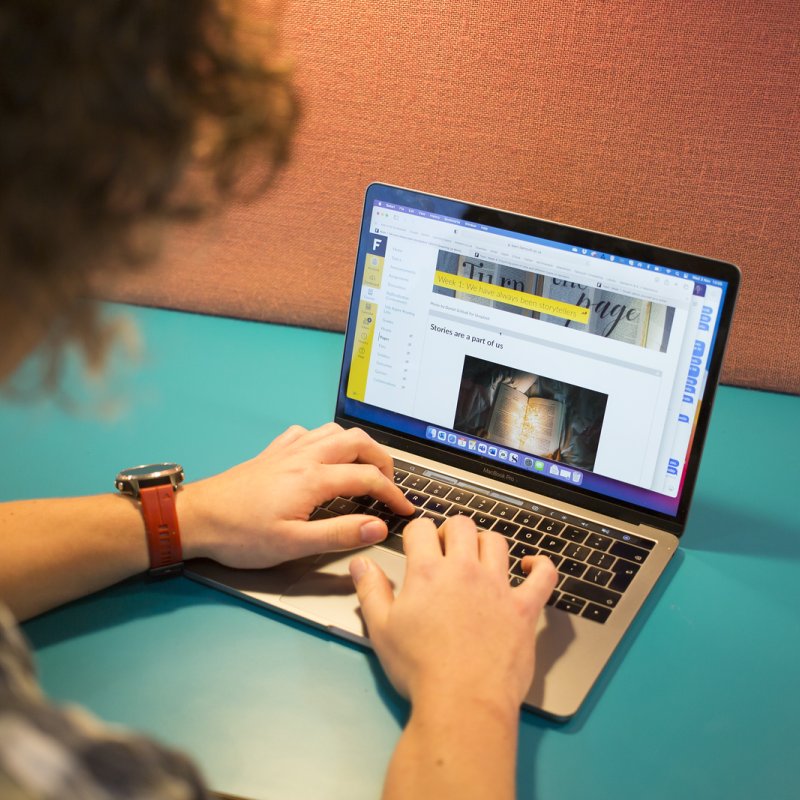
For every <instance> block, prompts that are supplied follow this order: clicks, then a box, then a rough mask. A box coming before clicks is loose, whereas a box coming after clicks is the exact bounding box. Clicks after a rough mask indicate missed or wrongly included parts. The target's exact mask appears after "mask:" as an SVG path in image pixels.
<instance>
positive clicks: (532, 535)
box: [514, 528, 542, 544]
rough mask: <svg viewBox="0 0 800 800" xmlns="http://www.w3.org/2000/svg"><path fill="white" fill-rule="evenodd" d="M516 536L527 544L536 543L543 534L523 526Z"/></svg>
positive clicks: (519, 540)
mask: <svg viewBox="0 0 800 800" xmlns="http://www.w3.org/2000/svg"><path fill="white" fill-rule="evenodd" d="M514 538H515V539H516V540H517V541H518V542H524V543H525V544H536V543H537V542H538V541H539V539H541V538H542V534H541V533H537V532H536V531H535V530H533V529H531V528H521V529H520V530H518V531H517V532H516V533H515V534H514Z"/></svg>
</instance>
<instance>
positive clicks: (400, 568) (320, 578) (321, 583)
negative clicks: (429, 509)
mask: <svg viewBox="0 0 800 800" xmlns="http://www.w3.org/2000/svg"><path fill="white" fill-rule="evenodd" d="M364 554H365V555H366V556H368V557H369V558H371V559H372V560H373V561H374V562H375V563H376V564H377V565H378V566H379V567H380V568H381V569H382V570H383V571H384V572H385V573H386V577H387V578H389V582H390V583H391V584H392V586H393V588H394V592H395V594H397V592H399V591H400V587H401V586H402V585H403V577H404V576H405V571H406V559H405V557H404V556H401V555H398V554H397V553H392V552H390V551H389V550H383V549H382V548H380V547H372V548H369V549H368V550H366V551H364ZM353 556H354V553H336V554H334V555H328V556H320V558H319V559H318V560H317V562H316V563H315V564H314V566H313V567H312V569H311V570H309V571H308V572H306V573H305V574H304V575H303V576H302V577H301V578H300V579H299V580H297V581H296V582H295V583H293V584H292V585H291V586H290V587H289V588H288V589H287V591H286V593H285V594H283V595H282V596H281V604H285V605H287V606H290V607H292V608H294V609H297V610H298V611H301V612H302V611H305V612H306V613H307V614H309V615H310V616H311V617H312V618H316V619H323V620H327V621H328V622H329V623H330V624H331V625H333V626H334V627H336V628H340V629H341V630H343V631H346V632H348V633H351V634H354V635H355V636H357V637H359V638H366V637H367V632H366V628H365V627H364V622H363V619H362V617H361V609H360V608H359V605H358V597H357V596H356V592H355V589H354V588H353V581H352V578H351V577H350V570H349V568H348V567H349V564H350V561H352V559H353Z"/></svg>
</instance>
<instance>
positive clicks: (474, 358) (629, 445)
mask: <svg viewBox="0 0 800 800" xmlns="http://www.w3.org/2000/svg"><path fill="white" fill-rule="evenodd" d="M362 255H363V262H362V263H361V265H360V267H361V269H360V281H361V285H360V292H358V293H357V298H356V299H357V304H358V307H357V309H354V311H355V313H357V315H358V316H357V320H356V326H355V334H354V341H353V342H352V348H351V351H350V355H349V357H350V371H349V375H348V379H347V385H346V389H345V406H346V409H347V410H348V413H354V414H355V415H356V416H359V417H361V418H366V419H369V418H370V416H372V418H373V419H378V418H376V417H375V415H374V414H372V415H371V414H370V412H369V410H368V409H370V408H373V409H381V410H382V411H384V412H389V414H390V415H394V417H392V420H393V421H394V422H393V424H394V425H395V426H396V427H397V428H398V429H402V430H404V431H406V432H413V433H416V434H417V435H420V436H423V435H424V436H425V438H427V439H429V440H435V441H436V442H437V443H438V444H439V445H444V446H449V447H453V448H455V449H460V450H463V451H465V452H467V453H473V454H475V455H479V456H481V457H483V458H488V459H491V460H495V461H497V462H500V463H502V462H505V463H506V464H508V465H509V466H511V467H513V468H516V469H521V470H527V471H530V472H531V473H532V474H537V473H538V474H539V475H541V476H543V477H548V478H550V479H552V480H557V481H560V482H562V483H568V484H571V485H573V486H587V487H589V488H592V489H593V490H595V491H597V490H600V491H605V492H607V493H609V494H614V486H615V485H616V484H625V485H627V486H633V487H639V488H641V489H644V490H647V492H654V493H657V494H658V495H662V496H665V497H667V498H677V497H678V495H679V493H680V489H681V477H682V474H683V467H684V464H685V460H686V456H687V451H688V449H689V446H690V442H691V436H692V429H693V424H694V421H695V416H696V412H697V409H698V405H699V401H700V398H702V394H703V387H704V375H705V370H704V364H705V363H706V359H707V358H708V356H709V354H710V351H711V348H712V346H713V338H714V333H715V326H716V322H717V317H718V312H719V309H720V307H721V302H722V298H723V294H724V285H722V284H721V282H716V281H713V280H710V279H708V278H703V277H701V276H696V275H691V274H688V273H685V272H681V271H679V270H677V269H673V268H668V267H665V266H663V265H658V264H648V263H642V262H640V261H635V260H632V259H627V258H624V257H622V256H620V255H618V254H617V255H615V254H612V253H603V252H597V251H592V250H588V249H586V248H581V247H577V246H575V245H571V244H567V243H564V242H559V241H555V240H549V239H542V238H538V237H534V236H530V235H527V234H524V233H519V232H515V231H511V230H505V229H502V228H495V227H491V226H487V225H483V224H480V223H476V222H471V221H469V220H464V219H459V218H456V217H449V216H447V215H443V214H438V213H434V212H433V211H428V210H425V209H422V208H414V207H410V206H403V205H399V204H396V203H389V202H386V201H382V200H376V201H374V203H373V204H372V207H371V209H370V210H369V212H368V231H366V235H364V236H363V237H362V253H361V254H360V256H359V257H360V258H361V257H362ZM388 419H389V417H387V416H386V415H385V414H382V415H379V421H381V422H382V423H384V424H385V423H386V421H387V420H388ZM410 420H414V421H417V422H418V423H419V424H418V425H409V424H408V421H410ZM617 494H619V493H618V492H617Z"/></svg>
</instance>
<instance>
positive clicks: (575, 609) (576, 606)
mask: <svg viewBox="0 0 800 800" xmlns="http://www.w3.org/2000/svg"><path fill="white" fill-rule="evenodd" d="M585 605H586V601H585V600H578V602H577V603H571V602H570V601H569V600H567V599H565V598H564V597H562V598H561V599H560V600H559V601H558V602H557V603H556V608H560V609H561V610H562V611H566V612H567V613H568V614H579V613H580V611H581V609H582V608H583V607H584V606H585Z"/></svg>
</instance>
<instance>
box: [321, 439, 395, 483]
mask: <svg viewBox="0 0 800 800" xmlns="http://www.w3.org/2000/svg"><path fill="white" fill-rule="evenodd" d="M315 445H316V447H317V448H318V450H319V458H320V461H322V463H323V464H348V463H351V462H353V461H357V462H359V463H360V464H374V465H375V466H376V467H377V468H378V469H379V470H380V471H381V472H382V473H383V474H384V475H385V476H386V477H387V478H388V479H389V480H390V481H392V482H394V462H393V461H392V457H391V456H390V455H389V451H388V450H387V449H386V448H385V447H384V446H383V445H380V444H378V443H377V442H376V441H375V440H374V439H372V438H370V436H369V435H368V434H367V433H366V432H365V431H362V430H361V429H360V428H349V429H348V430H346V431H340V432H339V433H335V434H332V435H330V436H325V437H324V438H322V439H320V440H319V441H318V442H316V443H315Z"/></svg>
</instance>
